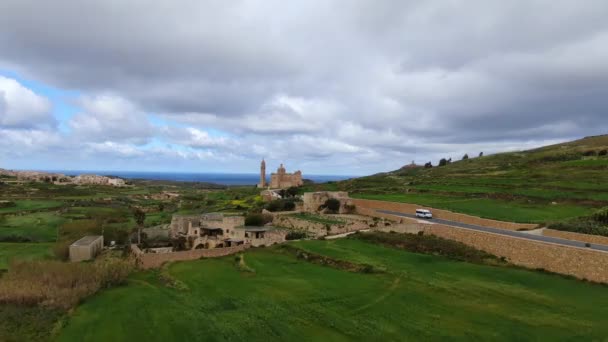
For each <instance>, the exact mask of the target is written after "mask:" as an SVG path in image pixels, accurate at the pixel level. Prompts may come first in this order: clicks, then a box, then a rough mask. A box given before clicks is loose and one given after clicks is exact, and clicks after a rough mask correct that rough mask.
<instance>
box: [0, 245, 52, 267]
mask: <svg viewBox="0 0 608 342" xmlns="http://www.w3.org/2000/svg"><path fill="white" fill-rule="evenodd" d="M51 247H52V244H50V243H11V242H0V270H2V269H7V268H8V264H9V261H10V260H12V259H20V260H33V259H45V258H51V257H52V253H51Z"/></svg>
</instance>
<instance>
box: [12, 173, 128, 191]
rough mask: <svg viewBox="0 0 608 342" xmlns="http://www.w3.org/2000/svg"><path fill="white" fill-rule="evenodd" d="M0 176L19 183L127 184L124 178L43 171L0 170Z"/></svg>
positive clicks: (121, 185)
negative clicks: (11, 178)
mask: <svg viewBox="0 0 608 342" xmlns="http://www.w3.org/2000/svg"><path fill="white" fill-rule="evenodd" d="M0 176H8V177H16V178H17V181H22V182H44V183H53V184H57V185H66V184H77V185H107V186H117V187H123V186H127V183H126V181H125V180H124V179H122V178H117V177H107V176H98V175H92V174H90V175H84V174H83V175H78V176H68V175H64V174H61V173H50V172H42V171H13V170H5V169H0Z"/></svg>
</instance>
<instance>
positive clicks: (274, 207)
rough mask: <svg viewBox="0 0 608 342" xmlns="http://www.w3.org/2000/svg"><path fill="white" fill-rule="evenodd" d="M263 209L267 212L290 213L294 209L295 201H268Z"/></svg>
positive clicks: (287, 199) (290, 199)
mask: <svg viewBox="0 0 608 342" xmlns="http://www.w3.org/2000/svg"><path fill="white" fill-rule="evenodd" d="M264 208H265V209H266V210H268V211H272V212H275V211H292V210H294V209H295V208H296V203H295V199H293V198H286V199H278V200H274V201H270V202H268V203H266V205H265V206H264Z"/></svg>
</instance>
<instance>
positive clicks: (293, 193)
mask: <svg viewBox="0 0 608 342" xmlns="http://www.w3.org/2000/svg"><path fill="white" fill-rule="evenodd" d="M286 191H287V195H288V196H289V197H296V195H297V194H298V188H297V187H295V186H292V187H289V188H288V189H287V190H286Z"/></svg>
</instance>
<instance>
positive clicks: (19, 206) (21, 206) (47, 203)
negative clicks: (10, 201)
mask: <svg viewBox="0 0 608 342" xmlns="http://www.w3.org/2000/svg"><path fill="white" fill-rule="evenodd" d="M14 202H15V206H14V207H8V208H0V214H8V213H18V212H23V211H33V210H43V209H51V208H59V207H61V206H62V205H63V202H61V201H55V200H18V201H14Z"/></svg>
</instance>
